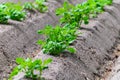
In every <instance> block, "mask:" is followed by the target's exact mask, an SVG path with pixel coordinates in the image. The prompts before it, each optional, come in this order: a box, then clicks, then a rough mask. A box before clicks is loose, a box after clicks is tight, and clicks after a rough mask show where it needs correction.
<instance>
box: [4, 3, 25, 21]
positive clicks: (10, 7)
mask: <svg viewBox="0 0 120 80" xmlns="http://www.w3.org/2000/svg"><path fill="white" fill-rule="evenodd" d="M5 5H6V6H7V8H6V11H8V15H9V16H10V19H12V20H17V21H22V20H24V19H25V17H26V13H25V11H24V9H23V7H22V6H21V4H20V3H17V4H15V3H11V2H7V3H5Z"/></svg>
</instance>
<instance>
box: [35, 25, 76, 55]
mask: <svg viewBox="0 0 120 80" xmlns="http://www.w3.org/2000/svg"><path fill="white" fill-rule="evenodd" d="M75 32H76V29H70V28H69V29H68V28H67V27H60V26H56V27H55V28H54V27H52V26H50V25H48V26H46V27H45V29H43V30H39V31H38V34H44V35H45V36H46V39H45V41H42V40H38V42H37V43H38V44H40V45H42V48H43V52H44V53H46V54H51V55H59V54H60V53H61V52H63V51H65V50H67V51H69V52H71V53H74V52H75V49H74V48H72V47H69V44H71V43H72V42H73V41H74V40H75V39H76V34H75Z"/></svg>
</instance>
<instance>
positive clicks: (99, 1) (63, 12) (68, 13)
mask: <svg viewBox="0 0 120 80" xmlns="http://www.w3.org/2000/svg"><path fill="white" fill-rule="evenodd" d="M110 4H112V0H87V1H86V2H83V3H82V4H77V5H76V6H73V5H72V4H70V3H68V2H64V4H63V7H60V8H58V9H56V15H58V16H61V18H60V22H61V23H62V24H68V23H69V24H73V23H75V22H76V23H77V26H76V27H79V26H80V25H81V23H82V22H84V24H88V23H89V19H90V18H91V16H92V17H96V16H97V14H98V13H101V12H103V7H104V6H105V5H110Z"/></svg>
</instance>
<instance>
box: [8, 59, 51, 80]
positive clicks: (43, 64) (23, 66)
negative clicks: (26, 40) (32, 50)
mask: <svg viewBox="0 0 120 80" xmlns="http://www.w3.org/2000/svg"><path fill="white" fill-rule="evenodd" d="M51 62H52V59H51V58H49V59H46V60H44V61H42V60H41V59H36V60H34V61H33V60H32V59H30V58H27V59H23V58H17V59H16V63H17V64H18V66H16V67H15V68H14V69H13V71H12V72H11V74H10V76H9V80H12V79H13V77H14V76H15V75H17V74H18V73H19V72H24V73H25V77H26V78H30V79H32V80H36V79H39V80H42V72H43V70H45V69H47V68H48V64H50V63H51ZM36 70H37V71H39V74H35V71H36Z"/></svg>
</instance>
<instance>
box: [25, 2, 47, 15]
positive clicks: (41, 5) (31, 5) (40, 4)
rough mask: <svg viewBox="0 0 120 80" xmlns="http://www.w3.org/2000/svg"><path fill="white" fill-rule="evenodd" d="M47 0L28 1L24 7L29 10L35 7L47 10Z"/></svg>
mask: <svg viewBox="0 0 120 80" xmlns="http://www.w3.org/2000/svg"><path fill="white" fill-rule="evenodd" d="M46 1H47V0H35V2H33V3H31V2H26V3H25V4H24V9H27V10H33V9H36V10H38V11H39V12H41V13H43V12H45V11H47V10H48V7H47V6H46V5H45V2H46Z"/></svg>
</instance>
